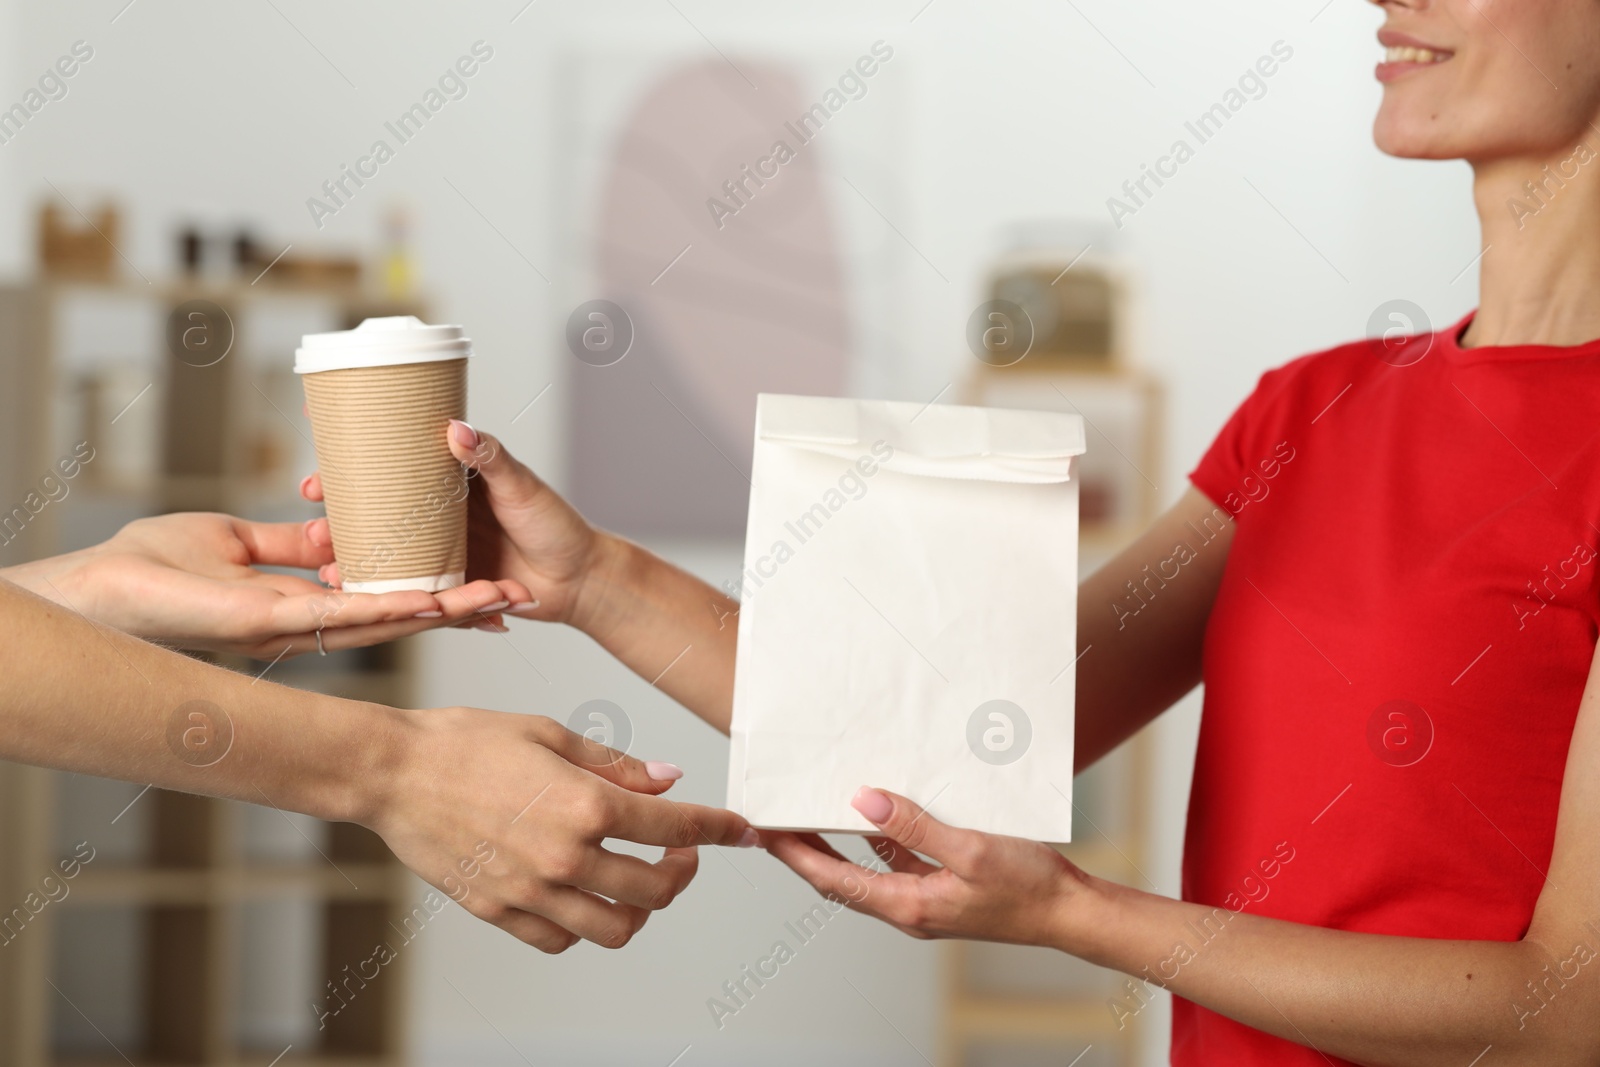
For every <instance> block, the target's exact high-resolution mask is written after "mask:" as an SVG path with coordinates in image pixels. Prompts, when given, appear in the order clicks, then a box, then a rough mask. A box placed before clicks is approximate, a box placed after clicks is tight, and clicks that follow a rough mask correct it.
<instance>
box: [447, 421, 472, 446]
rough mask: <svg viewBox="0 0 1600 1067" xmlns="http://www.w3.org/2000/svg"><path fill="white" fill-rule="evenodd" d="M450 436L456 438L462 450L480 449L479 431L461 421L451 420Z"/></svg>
mask: <svg viewBox="0 0 1600 1067" xmlns="http://www.w3.org/2000/svg"><path fill="white" fill-rule="evenodd" d="M450 436H451V437H453V438H455V442H456V444H458V445H460V446H461V447H462V448H477V447H478V431H477V430H474V429H473V428H472V427H471V426H470V425H468V424H467V423H465V422H462V421H461V420H460V419H451V420H450Z"/></svg>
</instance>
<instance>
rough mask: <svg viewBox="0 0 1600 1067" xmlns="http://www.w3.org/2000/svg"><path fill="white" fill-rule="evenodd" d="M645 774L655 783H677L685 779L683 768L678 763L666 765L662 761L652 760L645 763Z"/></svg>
mask: <svg viewBox="0 0 1600 1067" xmlns="http://www.w3.org/2000/svg"><path fill="white" fill-rule="evenodd" d="M644 773H646V774H648V775H649V776H650V777H651V779H652V780H653V781H657V782H676V781H677V780H678V779H679V778H682V777H683V768H682V767H680V766H678V765H677V764H676V763H666V762H663V761H662V760H658V759H652V760H645V761H644Z"/></svg>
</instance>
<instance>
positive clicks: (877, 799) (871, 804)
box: [850, 785, 894, 823]
mask: <svg viewBox="0 0 1600 1067" xmlns="http://www.w3.org/2000/svg"><path fill="white" fill-rule="evenodd" d="M850 806H851V807H852V808H855V809H856V810H857V811H859V812H860V813H861V814H862V815H863V816H864V817H865V818H866V820H867V821H868V822H871V823H882V822H884V821H885V820H886V819H888V818H889V816H890V815H893V814H894V801H892V800H890V799H889V798H888V797H886V796H884V795H883V794H882V793H880V792H878V791H877V790H876V789H873V788H872V787H871V786H867V785H864V786H862V787H861V788H860V789H858V790H856V795H855V799H854V800H852V801H850Z"/></svg>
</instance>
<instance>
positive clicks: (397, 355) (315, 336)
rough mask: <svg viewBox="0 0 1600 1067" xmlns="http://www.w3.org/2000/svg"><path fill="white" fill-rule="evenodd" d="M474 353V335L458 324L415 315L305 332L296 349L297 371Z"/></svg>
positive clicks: (438, 359) (436, 359)
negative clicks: (433, 321) (443, 323)
mask: <svg viewBox="0 0 1600 1067" xmlns="http://www.w3.org/2000/svg"><path fill="white" fill-rule="evenodd" d="M470 355H472V339H471V338H470V337H468V336H467V334H466V331H465V330H463V329H462V328H461V327H460V326H429V325H428V324H427V323H425V322H423V321H422V320H421V319H419V318H417V317H416V316H415V315H393V316H389V317H387V318H381V319H367V320H366V321H364V322H363V323H362V324H361V325H360V326H357V327H356V328H355V329H353V330H340V331H338V332H336V333H308V334H306V335H305V336H304V337H302V338H300V347H299V348H297V349H295V350H294V372H295V373H296V374H316V373H318V372H320V371H325V370H345V369H347V368H350V367H389V366H395V365H397V364H401V363H437V362H441V361H443V360H447V359H465V358H467V357H468V356H470Z"/></svg>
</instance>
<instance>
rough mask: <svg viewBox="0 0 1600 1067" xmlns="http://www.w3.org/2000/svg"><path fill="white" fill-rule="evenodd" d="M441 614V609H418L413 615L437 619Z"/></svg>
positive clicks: (419, 617)
mask: <svg viewBox="0 0 1600 1067" xmlns="http://www.w3.org/2000/svg"><path fill="white" fill-rule="evenodd" d="M443 616H444V612H442V611H419V612H417V614H416V615H415V616H414V617H415V618H418V619H438V618H442V617H443Z"/></svg>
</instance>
